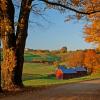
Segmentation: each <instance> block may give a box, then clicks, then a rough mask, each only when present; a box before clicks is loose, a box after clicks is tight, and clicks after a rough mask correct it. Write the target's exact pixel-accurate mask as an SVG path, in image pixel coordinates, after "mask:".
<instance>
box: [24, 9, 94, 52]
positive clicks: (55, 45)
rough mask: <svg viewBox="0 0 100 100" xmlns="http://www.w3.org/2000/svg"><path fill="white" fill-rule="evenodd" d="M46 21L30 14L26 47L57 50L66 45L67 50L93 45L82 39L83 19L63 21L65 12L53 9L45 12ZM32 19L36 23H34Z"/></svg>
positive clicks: (91, 46)
mask: <svg viewBox="0 0 100 100" xmlns="http://www.w3.org/2000/svg"><path fill="white" fill-rule="evenodd" d="M45 18H46V20H47V21H45V20H44V19H42V18H41V17H39V16H34V15H32V14H31V15H30V20H31V21H32V22H33V23H29V29H28V37H27V41H26V48H31V49H47V50H58V49H60V48H61V47H63V46H66V47H67V48H68V50H77V49H87V48H93V45H91V44H90V43H86V42H85V41H84V34H83V26H84V21H75V20H74V21H70V22H64V20H65V19H66V15H65V14H61V13H60V12H58V11H55V10H48V11H47V12H45ZM34 20H35V21H37V23H38V24H42V25H39V26H38V25H36V24H35V23H34Z"/></svg>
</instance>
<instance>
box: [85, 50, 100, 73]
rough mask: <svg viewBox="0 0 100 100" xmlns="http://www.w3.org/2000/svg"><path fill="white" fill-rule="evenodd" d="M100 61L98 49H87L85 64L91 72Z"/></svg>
mask: <svg viewBox="0 0 100 100" xmlns="http://www.w3.org/2000/svg"><path fill="white" fill-rule="evenodd" d="M99 64H100V63H99V62H98V58H97V54H96V51H95V50H93V49H88V50H86V51H85V57H84V66H85V67H87V69H88V70H89V72H90V73H93V72H94V71H95V69H96V68H95V67H97V66H98V65H99ZM98 67H99V66H98Z"/></svg>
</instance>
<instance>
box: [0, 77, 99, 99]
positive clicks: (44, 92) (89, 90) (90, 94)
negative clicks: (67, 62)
mask: <svg viewBox="0 0 100 100" xmlns="http://www.w3.org/2000/svg"><path fill="white" fill-rule="evenodd" d="M0 100H100V79H97V80H91V81H85V82H80V83H75V84H67V85H61V86H55V87H50V88H45V89H37V90H33V91H28V92H23V93H21V94H17V95H13V96H7V97H6V96H5V97H2V98H0Z"/></svg>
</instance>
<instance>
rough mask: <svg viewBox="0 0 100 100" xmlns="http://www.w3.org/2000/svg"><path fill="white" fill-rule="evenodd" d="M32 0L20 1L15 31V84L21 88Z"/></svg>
mask: <svg viewBox="0 0 100 100" xmlns="http://www.w3.org/2000/svg"><path fill="white" fill-rule="evenodd" d="M31 3H32V0H22V3H21V9H20V15H19V20H18V26H17V31H16V51H17V58H18V59H17V61H18V62H17V64H18V65H17V68H16V75H15V76H16V84H18V85H20V86H22V85H23V84H22V70H23V63H24V48H25V43H26V38H27V30H28V20H29V14H30V9H31Z"/></svg>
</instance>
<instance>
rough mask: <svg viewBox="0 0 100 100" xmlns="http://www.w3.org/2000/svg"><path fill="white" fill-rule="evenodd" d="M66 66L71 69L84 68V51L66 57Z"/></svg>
mask: <svg viewBox="0 0 100 100" xmlns="http://www.w3.org/2000/svg"><path fill="white" fill-rule="evenodd" d="M65 59H66V61H65V62H66V64H67V65H68V66H70V67H76V66H83V60H84V51H81V50H80V51H74V52H71V53H69V54H68V55H67V56H66V58H65Z"/></svg>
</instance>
